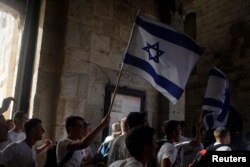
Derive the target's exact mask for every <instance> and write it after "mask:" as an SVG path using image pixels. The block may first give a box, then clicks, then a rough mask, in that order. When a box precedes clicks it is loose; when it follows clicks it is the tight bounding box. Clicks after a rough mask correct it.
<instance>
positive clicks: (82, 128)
mask: <svg viewBox="0 0 250 167" xmlns="http://www.w3.org/2000/svg"><path fill="white" fill-rule="evenodd" d="M72 133H73V134H72V135H74V136H75V137H76V138H78V139H82V138H83V137H85V136H86V135H87V126H86V125H84V123H83V121H81V120H77V121H76V123H75V125H74V127H72Z"/></svg>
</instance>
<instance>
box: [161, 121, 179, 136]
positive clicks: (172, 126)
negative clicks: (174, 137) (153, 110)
mask: <svg viewBox="0 0 250 167" xmlns="http://www.w3.org/2000/svg"><path fill="white" fill-rule="evenodd" d="M178 125H180V122H179V121H176V120H168V121H165V122H163V130H164V133H165V135H169V134H171V133H172V132H174V131H175V130H176V127H177V126H178Z"/></svg>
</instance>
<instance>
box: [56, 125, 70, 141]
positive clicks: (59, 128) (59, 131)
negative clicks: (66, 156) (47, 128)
mask: <svg viewBox="0 0 250 167" xmlns="http://www.w3.org/2000/svg"><path fill="white" fill-rule="evenodd" d="M55 128H56V131H55V140H56V141H59V140H60V139H62V138H64V137H66V136H67V133H66V129H65V126H64V125H56V126H55Z"/></svg>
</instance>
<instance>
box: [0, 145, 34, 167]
mask: <svg viewBox="0 0 250 167" xmlns="http://www.w3.org/2000/svg"><path fill="white" fill-rule="evenodd" d="M0 164H2V165H5V166H6V167H36V150H35V148H34V147H32V148H30V147H29V146H28V145H27V143H26V142H24V141H20V142H17V143H11V144H9V145H8V146H7V147H6V148H5V149H4V150H2V151H1V152H0Z"/></svg>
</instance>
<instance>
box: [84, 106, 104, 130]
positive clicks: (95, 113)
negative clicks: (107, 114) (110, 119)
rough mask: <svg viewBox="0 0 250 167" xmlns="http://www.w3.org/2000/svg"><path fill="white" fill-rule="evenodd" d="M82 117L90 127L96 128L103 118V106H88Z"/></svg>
mask: <svg viewBox="0 0 250 167" xmlns="http://www.w3.org/2000/svg"><path fill="white" fill-rule="evenodd" d="M83 117H84V119H86V121H88V122H89V123H90V127H96V126H97V125H98V124H99V123H100V122H101V119H102V117H103V104H102V105H97V104H88V105H87V106H86V112H85V113H84V115H83Z"/></svg>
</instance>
